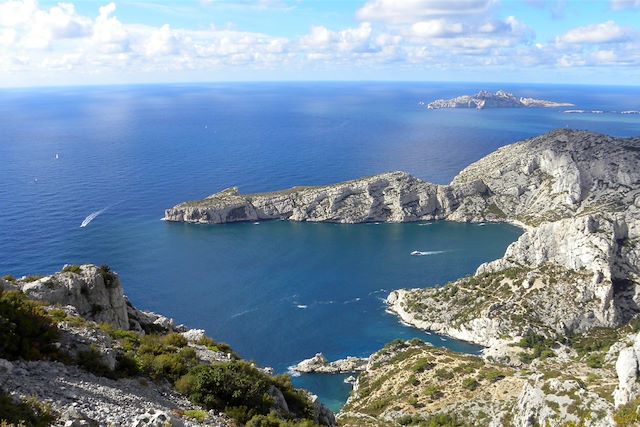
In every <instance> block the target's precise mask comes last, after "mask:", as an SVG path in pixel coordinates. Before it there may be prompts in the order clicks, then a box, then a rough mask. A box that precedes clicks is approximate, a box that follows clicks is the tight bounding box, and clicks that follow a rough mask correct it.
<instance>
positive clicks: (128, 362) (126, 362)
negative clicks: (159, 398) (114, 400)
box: [115, 352, 141, 378]
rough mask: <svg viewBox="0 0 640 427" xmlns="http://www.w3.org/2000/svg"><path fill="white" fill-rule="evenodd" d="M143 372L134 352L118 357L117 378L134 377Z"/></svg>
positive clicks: (121, 354)
mask: <svg viewBox="0 0 640 427" xmlns="http://www.w3.org/2000/svg"><path fill="white" fill-rule="evenodd" d="M140 372H141V368H140V364H139V363H138V361H137V360H136V357H135V354H134V353H133V352H126V353H118V355H117V356H116V372H115V374H116V376H117V377H119V378H125V377H132V376H134V375H138V374H139V373H140Z"/></svg>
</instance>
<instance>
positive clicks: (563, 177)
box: [165, 129, 640, 426]
mask: <svg viewBox="0 0 640 427" xmlns="http://www.w3.org/2000/svg"><path fill="white" fill-rule="evenodd" d="M638 164H640V138H614V137H610V136H606V135H601V134H596V133H592V132H584V131H575V130H567V129H562V130H556V131H553V132H549V133H547V134H544V135H541V136H539V137H536V138H532V139H529V140H526V141H522V142H518V143H515V144H512V145H508V146H505V147H503V148H500V149H498V150H496V151H495V152H494V153H492V154H490V155H488V156H486V157H485V158H483V159H481V160H479V161H477V162H476V163H474V164H472V165H470V166H469V167H467V168H465V169H464V170H463V171H462V172H460V174H459V175H458V176H456V177H455V178H454V179H453V181H452V182H451V183H450V184H448V185H436V184H430V183H426V182H423V181H421V180H419V179H416V178H414V177H411V176H410V175H408V174H406V173H402V172H394V173H387V174H382V175H377V176H374V177H368V178H363V179H360V180H354V181H349V182H345V183H340V184H334V185H329V186H321V187H305V188H293V189H291V190H287V191H282V192H273V193H262V194H253V195H241V194H240V193H239V192H238V191H237V189H232V190H227V191H224V192H222V193H218V194H215V195H213V196H210V197H209V198H207V199H204V200H201V201H197V202H188V203H183V204H180V205H177V206H175V207H174V208H171V209H168V210H167V211H166V213H165V218H166V219H167V220H172V221H186V222H195V223H224V222H233V221H247V220H256V219H289V220H295V221H330V222H342V223H360V222H370V221H387V222H406V221H421V220H438V219H441V220H452V221H469V222H486V221H496V222H509V223H513V224H517V225H520V226H522V227H523V228H524V229H525V232H524V233H523V234H522V235H521V236H520V238H519V239H518V240H517V241H516V242H514V243H513V244H511V245H510V246H509V248H508V249H507V251H506V253H505V255H504V256H503V257H502V258H501V259H498V260H496V261H493V262H489V263H486V264H483V265H481V266H480V267H479V268H478V270H477V272H476V274H475V275H473V276H471V277H467V278H463V279H460V280H457V281H455V282H453V283H449V284H445V285H443V286H437V287H433V288H426V289H410V290H398V291H394V292H392V293H391V294H390V295H389V297H388V299H387V303H388V307H389V309H390V310H391V311H393V312H394V313H396V314H397V315H398V316H399V317H400V318H401V319H402V320H403V321H404V322H405V323H408V324H410V325H413V326H415V327H418V328H421V329H425V330H430V331H435V332H438V333H441V334H446V335H449V336H452V337H455V338H460V339H463V340H467V341H471V342H474V343H478V344H481V345H483V346H485V347H486V348H485V350H484V351H483V354H482V358H477V357H476V358H474V360H476V362H477V363H482V364H483V366H484V364H488V366H489V368H490V369H498V370H501V372H502V371H504V372H512V373H513V375H508V376H505V377H504V378H502V377H501V378H500V379H497V380H496V381H494V382H491V383H486V384H485V383H483V380H482V378H484V374H482V375H481V373H482V372H481V371H479V368H474V369H471V368H469V372H466V375H467V376H470V379H469V381H468V384H467V385H468V387H472V386H471V385H469V384H471V381H475V383H477V386H479V387H480V389H481V390H482V391H483V392H484V391H490V390H493V389H494V388H496V387H497V388H500V386H499V385H497V384H498V383H499V382H502V381H505V380H506V381H508V382H509V384H508V387H507V388H508V389H509V390H510V391H509V392H508V393H506V394H507V396H505V398H504V399H498V397H495V399H494V398H491V399H488V400H487V398H486V396H487V393H476V392H475V390H476V389H473V390H467V391H464V390H463V389H464V388H465V387H466V386H465V385H464V384H463V383H462V382H460V384H458V385H455V386H454V385H451V387H452V388H451V390H453V395H452V399H451V400H450V401H449V400H440V398H437V399H435V400H437V401H438V402H436V403H434V404H432V403H433V402H431V401H432V400H433V398H432V397H428V398H425V397H424V395H423V393H426V392H428V393H429V394H432V393H431V392H430V391H429V390H427V387H430V386H432V385H434V384H437V383H438V382H439V381H441V380H442V379H441V378H439V377H436V378H431V377H430V376H429V375H430V374H428V375H427V374H425V375H420V376H418V375H416V374H415V372H414V371H412V368H410V366H409V365H406V364H403V361H404V360H406V357H405V356H400V355H399V354H403V352H404V350H402V351H400V353H398V355H397V357H396V356H392V357H390V358H386V356H385V358H382V359H380V360H382V362H381V361H380V360H378V359H379V357H378V356H379V354H378V353H376V354H374V355H373V356H372V357H371V358H370V360H369V362H368V364H367V368H366V369H365V371H364V373H363V374H361V376H360V377H359V379H358V382H357V383H356V388H355V391H354V394H353V395H352V398H351V399H350V401H349V404H348V405H347V407H346V408H345V410H344V411H343V413H341V415H340V417H339V418H340V420H341V422H342V423H344V424H348V425H410V424H411V423H414V424H419V423H420V422H427V421H425V420H435V419H436V418H433V417H444V418H446V417H453V418H452V419H454V421H455V422H457V423H458V424H451V425H517V426H534V425H545V423H548V424H550V425H596V426H600V425H602V426H604V425H637V423H640V415H638V404H639V403H640V386H639V384H638V376H639V371H638V369H639V367H640V350H638V349H640V345H639V344H637V342H640V337H639V336H638V332H639V331H640V327H639V323H640V322H638V321H637V320H636V319H637V314H638V312H639V311H640V308H639V305H638V304H639V303H640V295H639V292H638V289H639V288H638V281H639V280H640V279H639V274H640V247H639V246H638V242H639V238H640V228H639V225H640V222H639V218H640V171H638V168H637V165H638ZM407 345H408V346H409V348H413V347H416V346H418V347H420V349H419V350H415V352H417V353H420V354H422V355H424V356H425V357H426V356H427V355H431V353H432V352H434V351H436V350H433V349H430V348H427V347H424V348H423V346H421V345H418V344H415V343H414V344H407ZM403 348H404V347H403ZM437 351H441V350H437ZM383 352H385V354H386V353H388V352H386V351H385V350H383ZM411 352H414V350H411ZM445 353H446V354H445V356H443V357H440V358H439V359H438V361H439V362H442V361H444V362H445V363H447V364H450V363H458V362H456V360H458V359H459V358H461V357H463V356H460V355H455V354H453V353H448V352H445ZM394 354H395V353H394ZM421 357H422V356H421ZM429 357H431V356H429ZM467 357H472V356H464V357H463V358H467ZM377 360H378V361H377ZM465 360H466V359H465ZM476 362H474V363H476ZM434 363H435V362H434ZM460 363H462V361H461V362H460ZM464 363H467V362H464ZM461 369H462V368H461ZM514 370H515V371H514ZM429 371H430V370H429ZM463 371H464V369H463ZM378 375H379V376H378ZM423 376H425V378H422V377H423ZM414 377H415V380H414ZM427 377H428V378H427ZM367 378H369V379H370V383H369V384H370V386H369V387H368V388H367V390H368V392H367V394H366V396H364V397H363V396H362V394H361V393H360V392H359V390H360V391H361V390H362V388H361V387H362V382H363V381H367V380H366V379H367ZM507 378H508V379H507ZM462 380H463V381H464V379H462ZM459 386H461V387H462V389H460V390H459V391H460V393H457V392H456V391H455V390H458V389H459ZM456 387H458V388H456ZM469 392H474V393H475V394H474V393H471V394H470V393H469ZM491 393H493V392H491ZM491 393H489V394H491ZM500 393H501V392H500ZM445 394H446V395H449V394H448V393H445ZM476 394H479V395H481V398H480V397H478V399H479V400H478V399H476V397H477V396H476ZM371 396H378V397H380V396H384V401H383V402H380V401H379V399H372V398H371ZM462 397H464V398H462ZM425 399H427V400H428V401H426V400H425ZM423 400H425V401H424V402H423ZM430 402H431V403H430ZM446 402H448V403H447V405H443V403H446ZM456 402H457V403H456ZM370 404H371V405H373V406H370ZM469 405H471V406H473V407H474V408H476V409H474V410H471V409H470V408H469V407H468V406H469ZM411 417H415V419H414V418H411ZM444 418H442V419H444ZM354 420H357V421H354ZM364 420H368V421H367V422H366V423H365V421H364ZM629 420H631V421H629ZM414 421H415V422H414ZM429 422H431V421H429ZM407 423H408V424H407ZM571 423H573V424H571ZM434 425H439V424H434Z"/></svg>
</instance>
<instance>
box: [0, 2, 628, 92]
mask: <svg viewBox="0 0 640 427" xmlns="http://www.w3.org/2000/svg"><path fill="white" fill-rule="evenodd" d="M265 4H267V3H265ZM269 4H271V3H269ZM273 4H279V2H273ZM493 5H494V0H482V1H481V0H460V1H452V0H447V1H445V0H442V1H436V0H403V1H391V0H371V1H369V2H367V3H366V4H365V5H364V6H363V7H362V8H361V9H360V10H359V11H358V17H359V18H362V17H363V16H364V15H366V16H369V17H370V18H371V21H361V22H359V23H358V24H357V25H355V26H353V27H348V28H340V29H334V28H330V27H327V26H324V25H315V26H313V27H311V28H310V29H309V30H308V32H306V34H302V35H299V36H291V37H280V36H274V35H269V34H264V33H259V32H251V31H241V30H239V29H237V28H235V27H234V26H233V25H227V26H225V27H215V26H213V25H211V26H209V27H208V28H207V27H204V28H201V29H197V30H194V29H184V28H180V27H177V26H172V25H169V24H164V25H157V26H151V25H141V24H132V23H128V22H126V21H122V20H120V19H119V17H118V11H119V9H117V8H116V4H115V3H108V4H105V5H103V6H102V7H100V8H99V10H97V11H96V12H95V13H93V14H92V15H93V16H84V15H80V14H79V13H78V12H77V10H76V9H75V8H74V7H73V6H72V5H70V4H64V3H63V4H58V5H56V6H53V7H42V6H39V5H38V4H37V3H36V2H35V1H34V0H24V1H16V0H9V1H5V2H2V0H0V86H1V85H2V84H3V82H4V81H6V79H7V77H6V76H7V75H8V74H9V73H13V75H20V74H25V73H31V74H34V75H35V74H38V73H39V75H40V76H43V77H42V78H45V77H44V76H49V75H50V74H51V72H59V73H67V75H68V76H73V77H72V78H73V79H76V78H77V77H76V76H82V75H100V74H101V73H105V74H108V73H111V75H115V76H119V75H121V74H122V75H123V74H127V73H128V74H135V75H141V73H150V74H153V73H159V72H167V71H171V73H168V74H167V75H170V76H173V75H176V76H177V75H178V72H186V71H193V70H195V71H201V72H209V71H216V70H242V71H247V70H249V72H251V71H252V70H264V69H269V70H292V69H293V70H297V69H300V70H303V69H315V68H317V66H318V65H322V66H325V67H326V68H327V69H333V70H342V69H344V70H370V69H371V68H374V67H391V66H394V67H401V68H402V69H422V68H425V69H426V68H433V69H442V70H445V69H451V70H454V69H471V68H473V67H484V66H491V67H500V66H503V67H517V66H526V67H608V66H629V65H636V66H638V65H640V42H639V41H638V37H634V35H635V34H636V32H634V31H633V30H631V29H625V28H621V27H619V26H618V25H617V24H615V23H614V22H613V21H607V22H604V23H601V24H595V25H590V26H586V27H580V28H575V29H573V30H571V31H568V32H567V33H565V34H563V35H561V36H558V37H556V38H555V43H553V42H550V43H547V42H540V41H538V40H536V39H535V34H534V32H533V30H532V29H531V28H529V27H528V26H527V25H526V24H525V23H524V22H522V21H521V20H519V19H516V18H515V17H513V16H509V17H507V18H504V19H497V17H496V15H495V14H493V13H492V11H493V8H492V7H493ZM214 6H215V5H212V7H214ZM383 12H384V13H388V15H386V18H384V17H383V16H382V15H381V14H383ZM356 72H357V71H356ZM257 75H258V76H262V74H257ZM80 79H81V77H80Z"/></svg>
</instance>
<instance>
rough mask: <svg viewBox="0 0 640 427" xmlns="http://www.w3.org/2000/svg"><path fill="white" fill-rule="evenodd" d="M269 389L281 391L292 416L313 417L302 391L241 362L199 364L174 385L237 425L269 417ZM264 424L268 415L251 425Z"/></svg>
mask: <svg viewBox="0 0 640 427" xmlns="http://www.w3.org/2000/svg"><path fill="white" fill-rule="evenodd" d="M272 387H276V388H278V389H279V390H280V391H281V392H282V395H283V396H284V398H285V400H286V402H287V406H288V407H289V411H290V412H291V413H293V414H294V415H295V416H296V417H299V418H311V417H312V416H313V406H312V404H311V403H310V402H309V400H308V399H307V397H306V396H305V395H304V394H303V393H302V392H300V391H298V390H296V389H294V388H293V386H292V385H291V379H290V377H289V376H288V375H280V376H277V377H273V378H272V377H270V376H268V375H267V374H265V373H264V372H262V371H260V370H258V369H257V368H255V367H254V366H253V365H251V364H249V363H247V362H244V361H238V360H233V361H230V362H225V363H220V364H215V365H210V366H204V365H200V366H197V367H195V368H193V369H192V370H191V371H189V373H187V374H186V375H184V376H183V377H182V378H180V379H179V380H178V381H177V382H176V389H177V390H178V391H179V392H180V393H182V394H184V395H186V396H187V397H188V398H189V399H190V400H191V401H192V402H194V403H197V404H199V405H202V406H203V407H205V408H207V409H215V410H219V411H224V412H225V413H226V414H227V415H228V416H229V417H231V418H234V419H236V420H238V421H239V422H241V423H247V422H249V421H250V420H251V419H252V418H254V416H256V415H264V416H267V415H268V414H269V411H270V410H271V408H272V406H273V404H274V401H273V398H272V397H271V396H270V394H269V391H270V389H271V388H272ZM268 421H269V417H268V416H267V417H266V418H264V417H259V418H256V419H255V420H254V421H253V423H254V425H257V426H259V425H270V424H257V423H258V422H260V423H266V422H268ZM280 425H283V426H284V425H288V424H280Z"/></svg>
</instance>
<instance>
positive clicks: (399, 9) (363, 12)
mask: <svg viewBox="0 0 640 427" xmlns="http://www.w3.org/2000/svg"><path fill="white" fill-rule="evenodd" d="M494 3H495V1H494V0H455V1H454V0H401V1H398V0H370V1H368V2H367V3H365V4H364V5H363V6H362V7H361V8H360V9H358V11H357V12H356V18H358V19H359V20H361V21H371V22H373V21H375V22H385V23H393V24H405V23H415V22H418V21H423V20H429V19H432V18H438V17H451V16H464V15H474V14H479V13H486V12H487V11H488V10H490V9H491V7H492V6H493V5H494Z"/></svg>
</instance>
